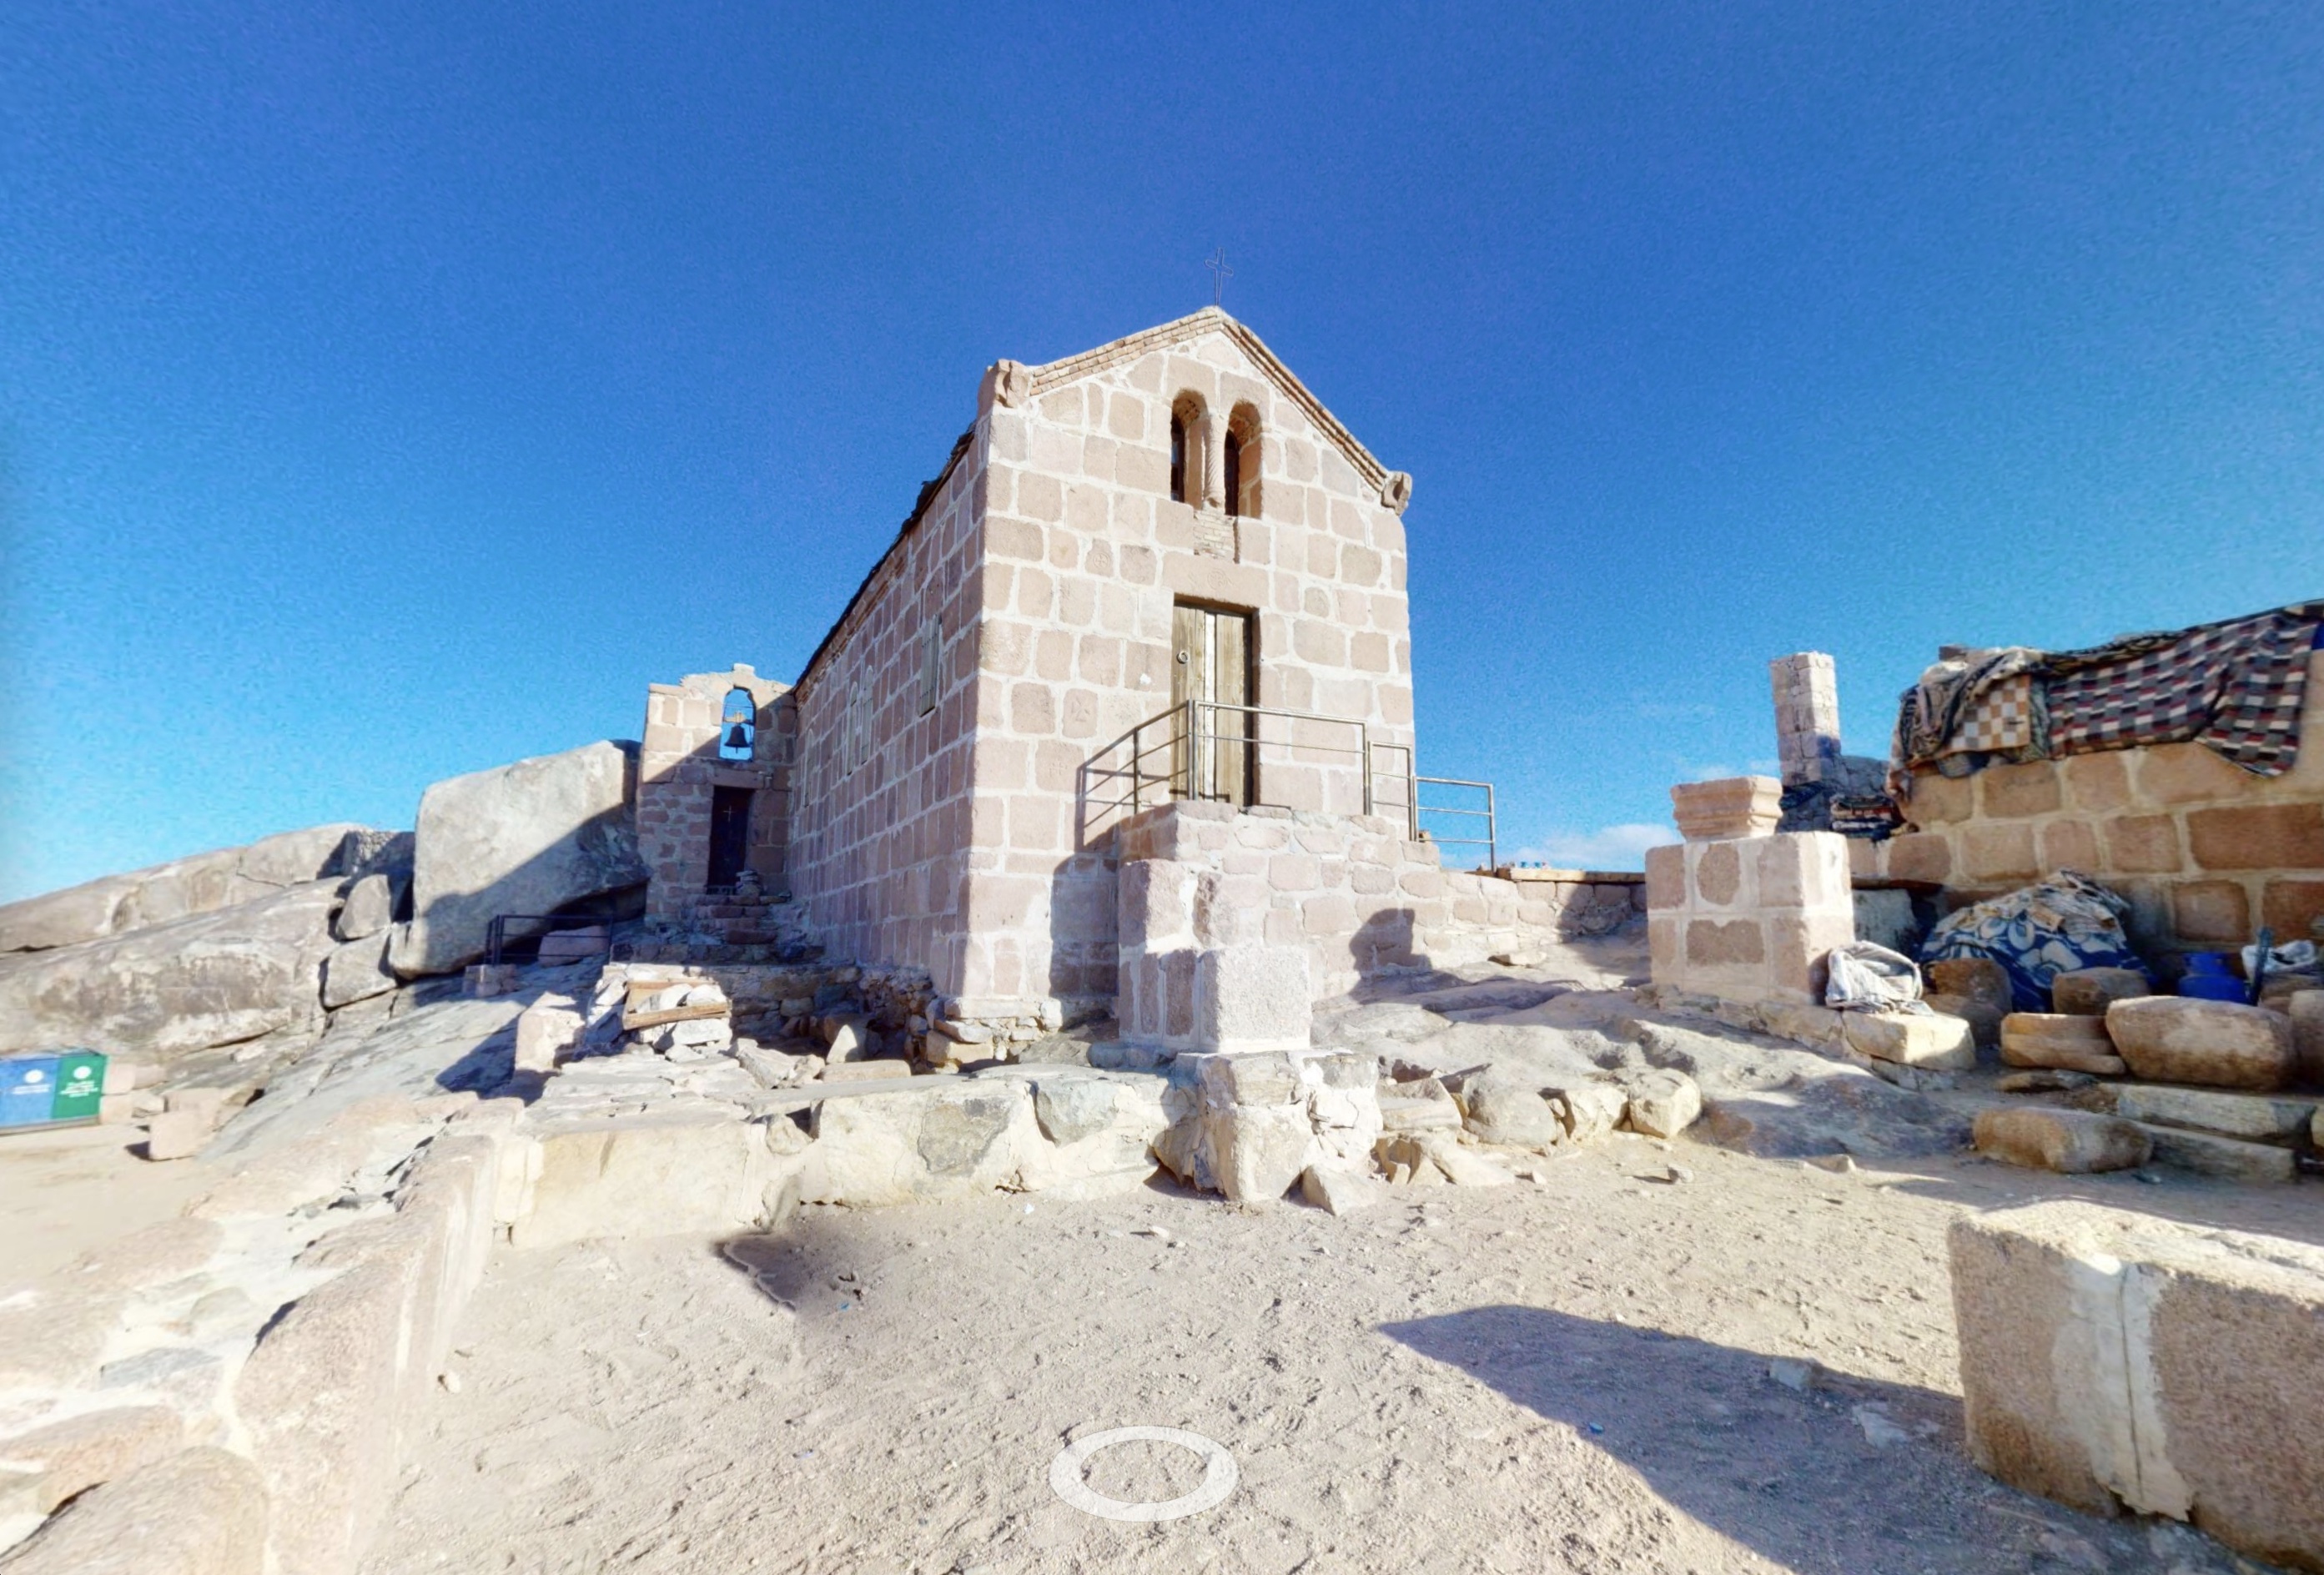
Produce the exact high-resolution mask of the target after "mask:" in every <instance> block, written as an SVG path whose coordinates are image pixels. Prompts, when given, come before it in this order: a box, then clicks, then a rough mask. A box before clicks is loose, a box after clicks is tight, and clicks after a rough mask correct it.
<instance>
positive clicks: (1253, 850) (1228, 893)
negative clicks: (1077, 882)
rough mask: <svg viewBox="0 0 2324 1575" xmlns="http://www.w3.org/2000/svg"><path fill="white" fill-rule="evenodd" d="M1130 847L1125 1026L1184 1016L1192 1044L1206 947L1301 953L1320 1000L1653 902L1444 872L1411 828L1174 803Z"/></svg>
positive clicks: (1121, 1011) (1619, 891)
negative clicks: (1410, 834) (1373, 977)
mask: <svg viewBox="0 0 2324 1575" xmlns="http://www.w3.org/2000/svg"><path fill="white" fill-rule="evenodd" d="M1120 849H1121V860H1122V862H1121V881H1120V893H1121V903H1120V921H1119V922H1120V934H1121V956H1122V967H1121V981H1122V982H1121V996H1120V1000H1121V1003H1122V1004H1121V1005H1120V1006H1119V1007H1118V1008H1117V1014H1118V1015H1120V1017H1121V1018H1122V1021H1123V1022H1124V1024H1125V1025H1128V1024H1129V1023H1130V1022H1132V1021H1133V1020H1135V1021H1138V1022H1141V1023H1144V1022H1147V1021H1148V1019H1149V1018H1153V1019H1154V1020H1157V1021H1163V1022H1169V1021H1175V1020H1176V1018H1185V1021H1186V1023H1187V1024H1188V1025H1189V1027H1187V1028H1186V1029H1185V1032H1186V1033H1189V1034H1190V1033H1191V1032H1192V1031H1193V1030H1192V1027H1191V1024H1192V1022H1193V1020H1194V1019H1193V1015H1192V1014H1193V1013H1194V1009H1195V1006H1196V1000H1195V996H1194V966H1195V964H1194V961H1193V958H1194V956H1195V955H1196V954H1197V953H1200V952H1202V951H1203V950H1206V949H1212V948H1218V947H1269V948H1277V949H1304V950H1305V953H1306V955H1307V980H1308V990H1309V992H1310V995H1311V998H1312V999H1315V1000H1324V999H1330V998H1332V997H1334V996H1339V995H1344V994H1346V993H1347V992H1348V991H1349V990H1351V989H1353V988H1354V987H1355V985H1356V984H1357V982H1358V981H1360V980H1361V979H1362V978H1364V977H1366V976H1368V975H1370V974H1374V973H1379V972H1389V971H1392V970H1397V969H1406V968H1418V967H1424V966H1436V967H1444V966H1449V965H1453V964H1458V963H1474V962H1478V961H1480V960H1481V959H1483V958H1486V957H1489V956H1491V955H1493V954H1495V953H1511V952H1519V951H1524V950H1528V949H1531V948H1535V947H1539V946H1542V945H1545V944H1552V943H1554V942H1556V941H1559V940H1562V939H1565V938H1568V936H1569V935H1573V934H1603V933H1605V931H1606V929H1607V927H1608V926H1607V922H1606V920H1607V914H1608V912H1609V909H1613V908H1615V907H1628V905H1629V904H1631V903H1632V902H1634V901H1635V897H1634V895H1633V894H1635V893H1639V892H1642V891H1643V889H1644V888H1643V885H1642V884H1638V883H1636V882H1635V881H1634V880H1630V879H1626V878H1622V877H1602V878H1590V879H1581V880H1572V881H1559V880H1523V881H1519V880H1505V879H1502V878H1500V877H1499V876H1492V875H1474V874H1464V873H1459V872H1455V871H1451V870H1443V869H1441V868H1439V867H1438V864H1437V850H1436V848H1435V845H1434V843H1425V842H1411V841H1407V840H1406V837H1405V829H1404V825H1403V823H1402V822H1401V821H1395V820H1388V819H1385V818H1382V817H1380V816H1376V815H1319V814H1314V813H1310V812H1305V811H1295V810H1287V809H1275V808H1268V807H1261V808H1257V809H1250V810H1237V809H1235V808H1233V807H1232V806H1228V805H1223V804H1199V803H1190V804H1169V805H1165V806H1162V807H1160V808H1158V809H1150V810H1148V811H1146V812H1145V813H1143V814H1142V815H1139V816H1138V817H1137V818H1136V819H1134V820H1132V821H1130V823H1129V824H1126V825H1124V826H1123V827H1122V828H1121V831H1120ZM1558 873H1561V874H1567V873H1570V874H1574V875H1577V876H1578V875H1580V874H1581V873H1582V872H1580V871H1560V872H1558ZM1561 887H1563V888H1568V890H1566V891H1564V892H1563V893H1562V892H1561ZM1633 911H1635V910H1633ZM1570 926H1572V927H1570ZM1182 973H1183V975H1184V977H1181V976H1180V975H1181V974H1182ZM1173 1003H1175V1004H1173ZM1157 1014H1159V1015H1158V1016H1157ZM1177 1036H1178V1034H1177V1031H1176V1030H1171V1031H1168V1032H1166V1033H1164V1034H1163V1036H1162V1037H1163V1039H1164V1040H1165V1041H1168V1040H1171V1039H1175V1038H1176V1037H1177Z"/></svg>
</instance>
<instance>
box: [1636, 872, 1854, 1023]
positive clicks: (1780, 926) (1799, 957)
mask: <svg viewBox="0 0 2324 1575" xmlns="http://www.w3.org/2000/svg"><path fill="white" fill-rule="evenodd" d="M1646 939H1647V944H1648V945H1649V948H1650V950H1651V954H1652V961H1653V969H1654V979H1655V983H1656V984H1658V985H1663V986H1665V987H1667V988H1671V989H1676V990H1688V991H1692V992H1693V993H1697V994H1701V995H1712V996H1719V997H1721V998H1724V999H1728V1000H1739V1001H1788V1002H1793V1003H1795V1004H1800V1005H1821V1004H1822V1001H1823V987H1824V981H1825V978H1826V972H1827V971H1826V965H1825V959H1826V958H1827V957H1828V956H1829V955H1830V954H1831V950H1832V948H1833V947H1835V946H1844V945H1847V944H1849V942H1851V941H1853V940H1855V939H1856V905H1855V901H1854V894H1853V893H1852V892H1851V890H1850V889H1849V877H1848V842H1847V839H1846V838H1844V837H1841V836H1839V835H1837V834H1833V833H1831V832H1785V833H1782V834H1777V835H1775V836H1744V837H1729V838H1720V839H1718V840H1715V841H1709V842H1688V843H1673V844H1671V845H1670V846H1667V847H1660V848H1649V849H1647V850H1646Z"/></svg>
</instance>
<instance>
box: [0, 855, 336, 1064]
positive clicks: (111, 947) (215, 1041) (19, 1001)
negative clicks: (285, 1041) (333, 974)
mask: <svg viewBox="0 0 2324 1575" xmlns="http://www.w3.org/2000/svg"><path fill="white" fill-rule="evenodd" d="M269 891H270V894H269V895H267V896H265V897H263V898H258V899H257V900H254V901H250V902H244V903H240V904H237V905H235V906H234V907H225V908H219V909H217V910H215V911H212V912H207V913H198V914H194V915H191V916H187V917H183V918H177V919H172V920H171V921H170V922H168V923H165V924H157V925H152V926H144V927H141V928H137V929H134V930H131V931H128V932H127V933H124V934H122V935H109V936H106V938H104V939H100V940H93V941H84V942H82V943H80V944H78V945H69V946H60V947H58V948H55V949H54V950H51V951H44V952H34V953H28V954H25V955H22V956H14V957H8V958H5V959H0V1051H6V1050H35V1049H45V1048H50V1047H53V1046H57V1045H87V1046H88V1047H90V1048H91V1049H96V1050H102V1051H105V1052H106V1053H107V1054H108V1055H134V1056H135V1057H137V1058H138V1059H141V1060H158V1061H169V1060H171V1059H174V1058H176V1057H179V1056H181V1055H188V1054H189V1053H191V1052H194V1051H197V1050H205V1049H208V1048H209V1047H210V1046H212V1045H235V1044H240V1043H242V1042H243V1041H244V1040H249V1039H255V1038H257V1037H259V1036H261V1035H264V1034H270V1033H273V1032H276V1031H277V1030H281V1029H290V1028H304V1027H318V1026H319V1024H320V1021H321V1018H322V1010H323V1009H322V1001H321V976H322V969H323V961H324V959H325V958H326V957H327V956H328V955H329V953H330V951H331V948H332V941H331V936H330V918H331V911H332V909H333V908H334V907H337V902H338V893H337V883H336V882H334V881H328V880H322V881H312V882H309V883H308V884H307V885H304V886H294V887H291V888H290V889H283V890H274V889H269Z"/></svg>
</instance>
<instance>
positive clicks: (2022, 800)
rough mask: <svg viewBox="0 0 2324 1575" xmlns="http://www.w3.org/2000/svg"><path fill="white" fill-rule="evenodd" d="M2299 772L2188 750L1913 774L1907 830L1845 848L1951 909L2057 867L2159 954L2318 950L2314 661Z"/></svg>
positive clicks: (2320, 724)
mask: <svg viewBox="0 0 2324 1575" xmlns="http://www.w3.org/2000/svg"><path fill="white" fill-rule="evenodd" d="M2308 682H2309V686H2310V687H2309V690H2308V694H2309V701H2308V705H2307V708H2306V711H2305V713H2304V714H2303V715H2302V717H2301V747H2300V755H2299V761H2298V764H2297V765H2296V766H2295V767H2294V768H2293V769H2292V770H2290V771H2288V772H2286V773H2284V774H2283V775H2282V776H2281V777H2257V776H2254V775H2253V774H2252V773H2250V772H2248V771H2246V770H2244V769H2242V768H2240V767H2238V766H2236V765H2233V764H2231V763H2230V762H2228V761H2227V760H2224V759H2222V758H2221V757H2220V756H2218V754H2215V753H2214V752H2212V751H2210V750H2209V749H2207V748H2205V747H2204V746H2203V745H2201V744H2197V743H2172V744H2158V745H2153V746H2149V747H2146V748H2141V749H2129V750H2114V751H2106V752H2104V753H2099V754H2088V755H2072V756H2069V757H2067V758H2065V759H2063V760H2034V761H2031V762H2028V763H2026V764H2023V765H2006V766H1993V767H1988V768H1987V769H1985V770H1982V771H1978V772H1975V773H1972V774H1971V775H1969V776H1967V777H1959V778H1952V777H1944V776H1941V775H1939V774H1938V773H1936V772H1934V771H1916V772H1914V775H1913V780H1912V792H1911V797H1910V799H1909V800H1908V801H1907V802H1906V803H1905V804H1904V806H1903V807H1904V814H1905V816H1906V826H1905V829H1904V832H1903V833H1902V834H1900V835H1897V836H1895V837H1894V838H1891V839H1890V840H1889V841H1887V842H1886V843H1869V842H1858V843H1854V844H1853V845H1852V849H1851V851H1852V852H1853V854H1854V858H1855V870H1856V873H1857V874H1858V875H1860V876H1877V877H1887V878H1891V879H1898V880H1925V881H1931V882H1934V883H1936V884H1939V885H1941V886H1943V887H1944V888H1945V889H1947V891H1948V893H1949V894H1950V896H1951V897H1952V898H1954V899H1955V900H1956V901H1961V902H1966V901H1970V900H1975V899H1976V898H1983V897H1988V896H1992V895H1995V894H1997V893H1999V892H2003V891H2007V890H2011V889H2015V888H2016V887H2019V886H2023V885H2025V884H2027V883H2028V882H2030V881H2033V880H2037V879H2039V878H2040V877H2042V876H2043V875H2047V874H2051V873H2053V872H2055V871H2056V870H2080V871H2082V872H2083V873H2085V874H2089V875H2092V876H2095V877H2097V878H2098V880H2101V881H2103V882H2104V883H2105V884H2106V885H2107V886H2108V887H2110V888H2112V889H2115V890H2116V891H2118V892H2120V893H2121V894H2122V895H2123V896H2124V897H2126V898H2128V899H2129V901H2130V904H2131V913H2130V916H2129V918H2128V920H2127V924H2128V927H2129V929H2130V933H2131V937H2132V940H2133V941H2134V943H2135V944H2137V945H2138V946H2139V948H2140V949H2141V950H2142V951H2144V952H2147V953H2150V954H2153V953H2173V952H2180V951H2199V950H2211V949H2220V948H2229V947H2235V946H2241V945H2245V944H2249V943H2250V942H2251V940H2252V939H2253V936H2254V935H2255V932H2256V931H2257V930H2258V929H2259V927H2260V926H2267V927H2269V928H2271V929H2273V931H2274V932H2275V935H2276V939H2277V942H2278V944H2282V943H2283V942H2285V941H2290V940H2302V939H2309V938H2316V939H2324V935H2318V933H2317V931H2316V929H2315V927H2314V926H2316V925H2317V924H2318V923H2319V920H2324V701H2319V696H2324V652H2319V653H2318V654H2316V655H2315V656H2313V657H2311V658H2310V663H2309V676H2308Z"/></svg>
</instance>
